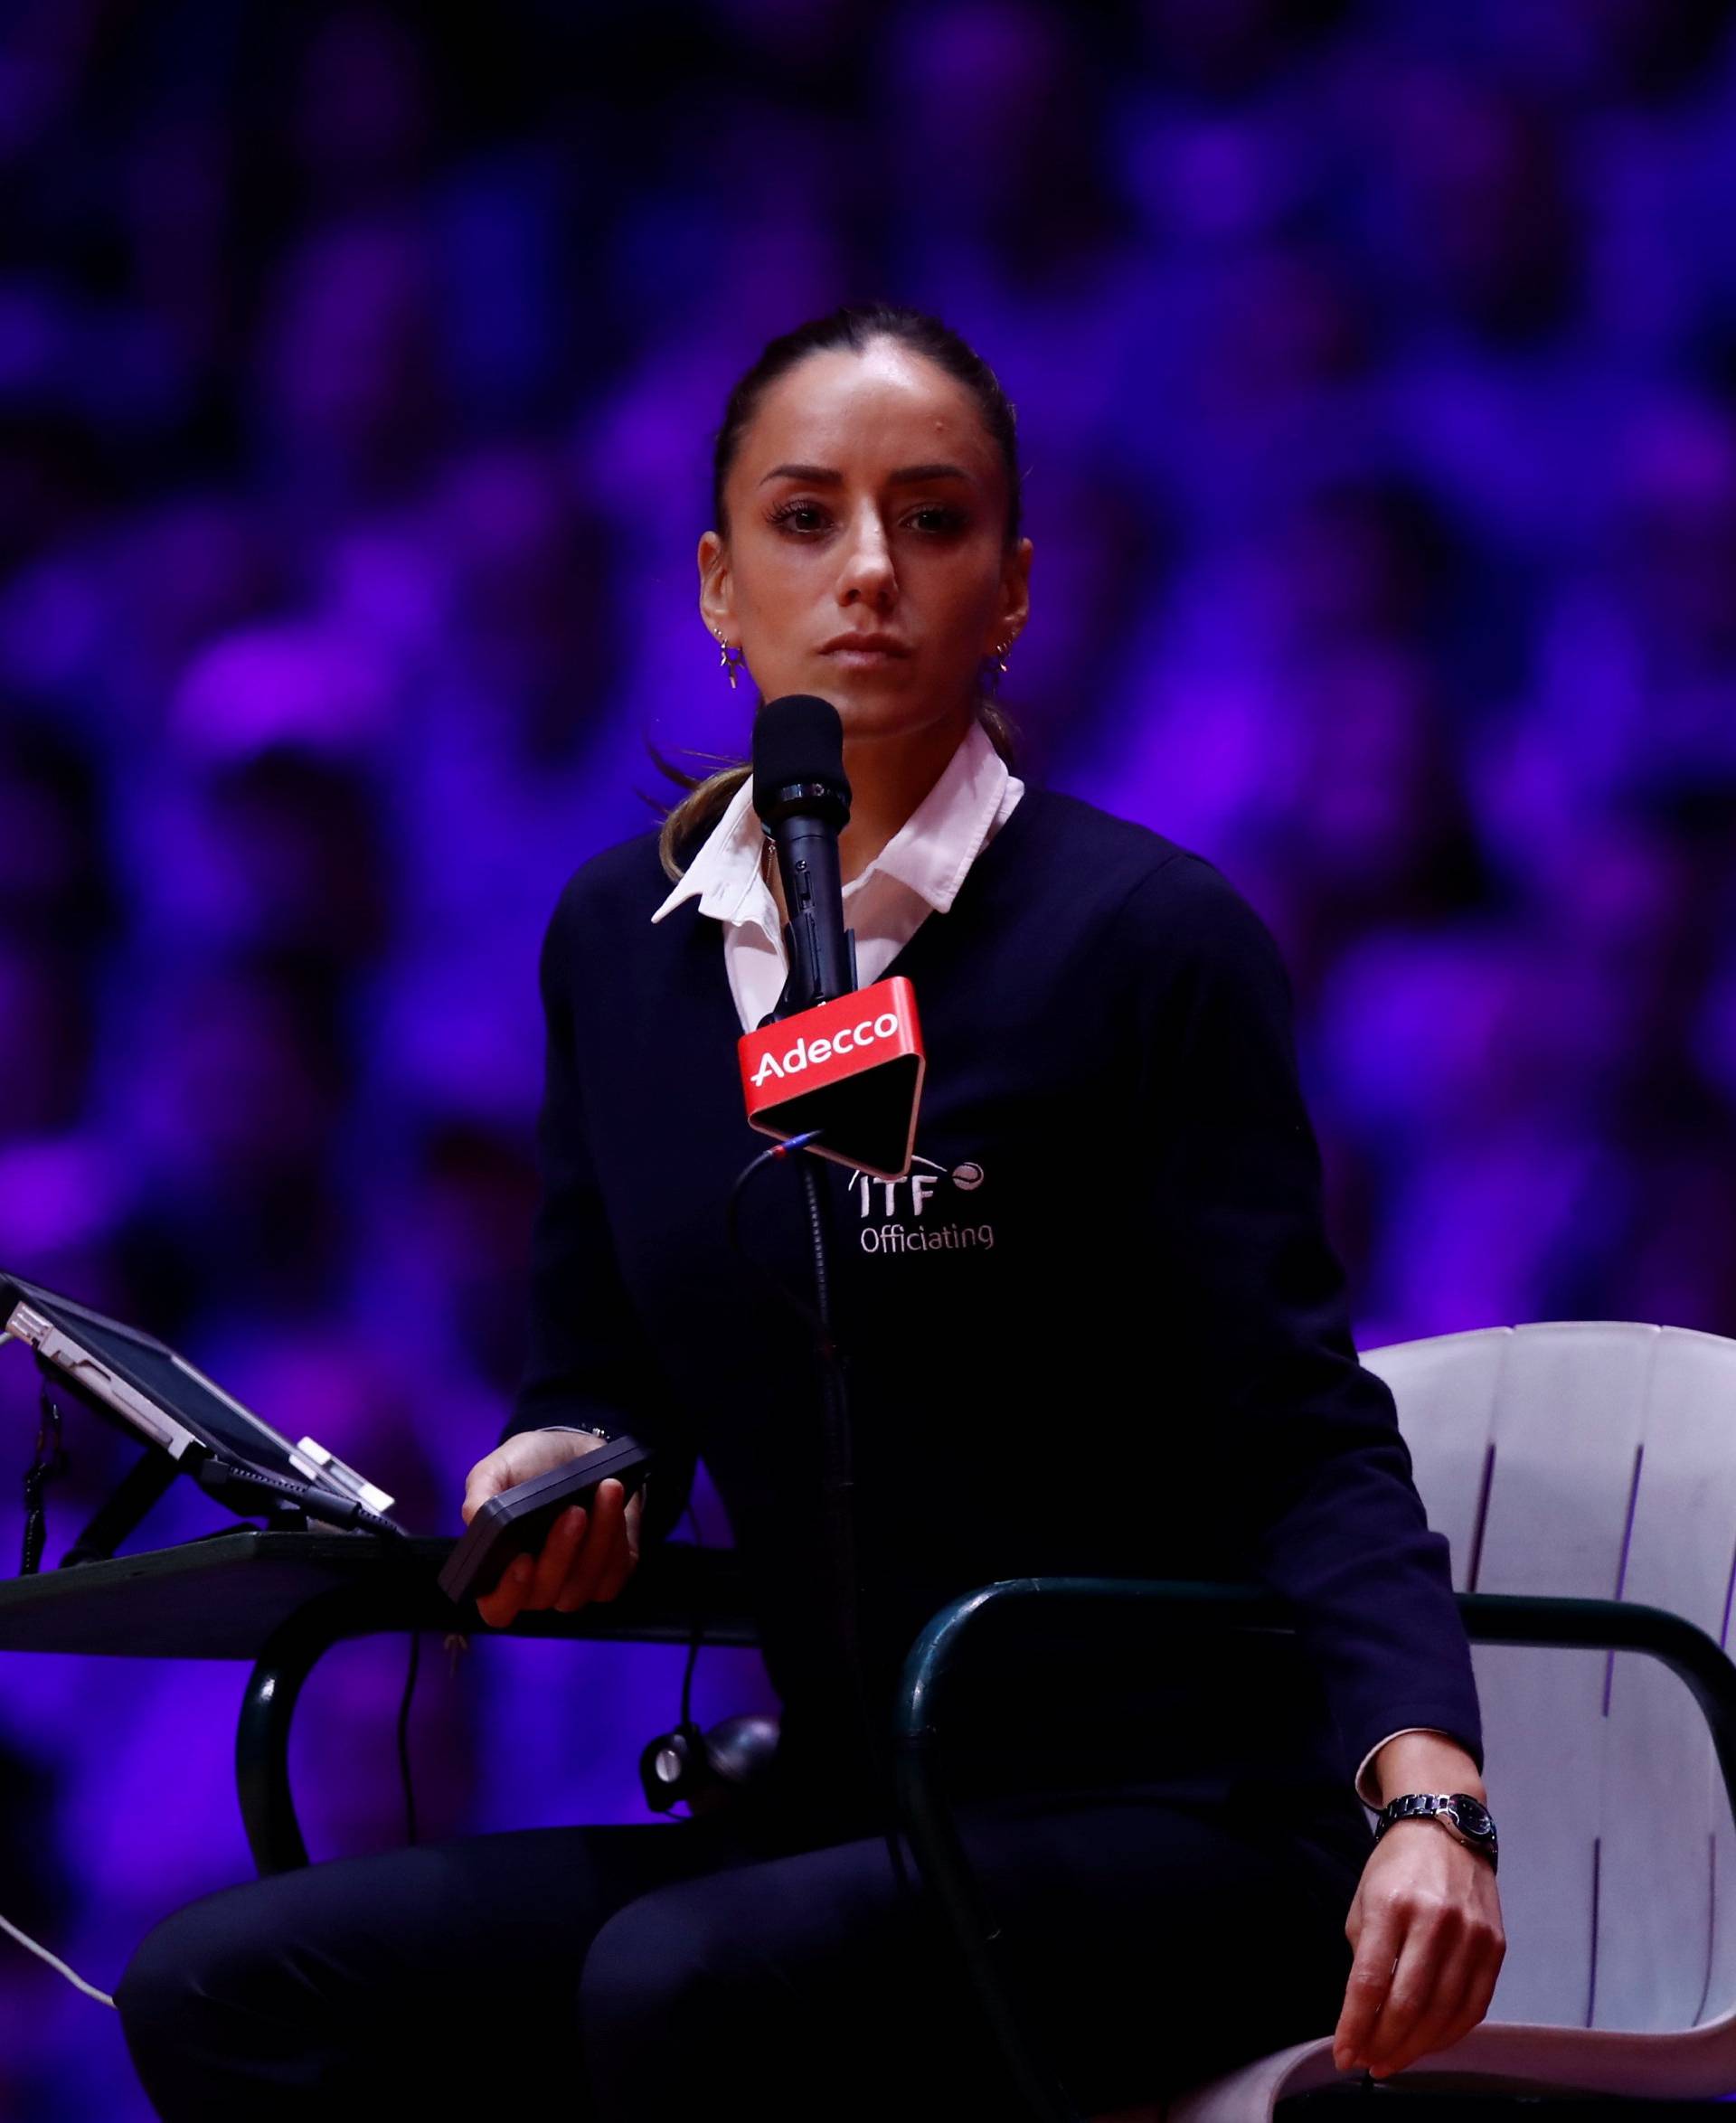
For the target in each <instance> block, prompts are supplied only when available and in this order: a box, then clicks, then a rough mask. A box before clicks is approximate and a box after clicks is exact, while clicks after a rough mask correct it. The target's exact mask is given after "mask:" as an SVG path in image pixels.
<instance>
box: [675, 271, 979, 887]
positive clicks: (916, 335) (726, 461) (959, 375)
mask: <svg viewBox="0 0 1736 2123" xmlns="http://www.w3.org/2000/svg"><path fill="white" fill-rule="evenodd" d="M877 339H892V340H896V341H897V342H898V344H900V345H901V346H907V347H909V348H910V351H911V353H913V354H922V355H924V356H925V357H926V358H927V359H928V360H929V361H931V362H933V363H934V364H935V366H936V367H937V368H940V369H944V370H945V371H946V373H947V374H948V375H949V376H952V377H954V378H955V379H956V380H957V381H958V382H960V383H962V384H963V385H964V386H965V388H966V389H967V391H968V392H970V394H971V396H972V397H973V398H974V399H975V400H976V401H977V410H978V411H979V412H980V413H981V415H982V420H983V425H984V427H985V428H986V429H987V430H988V433H989V435H990V437H991V438H992V439H993V440H994V442H995V447H996V448H998V449H999V451H1000V453H1001V462H1002V464H1003V465H1004V466H1005V469H1006V495H1007V501H1006V543H1007V544H1008V545H1012V544H1013V543H1014V542H1015V541H1016V540H1017V538H1018V535H1019V455H1018V436H1017V418H1016V415H1015V414H1014V408H1013V401H1012V400H1011V399H1009V398H1008V397H1007V395H1006V392H1005V391H1004V390H1003V389H1002V388H1001V382H1000V379H999V377H998V376H996V375H995V372H994V370H993V369H991V368H990V367H989V365H988V363H986V361H984V360H983V358H982V356H981V355H980V354H977V352H976V350H975V349H974V348H973V347H971V346H970V345H969V344H967V342H966V341H965V340H963V339H961V338H960V337H959V336H958V333H957V332H955V331H953V330H951V328H950V327H949V326H946V325H943V324H942V323H941V322H940V320H939V317H932V316H927V315H926V314H925V313H924V312H923V311H921V310H915V309H901V308H899V307H895V306H893V305H892V304H887V303H874V304H870V305H867V306H865V307H854V308H853V307H844V308H842V309H835V310H833V311H832V312H831V313H830V314H829V315H828V316H823V317H815V318H813V319H811V320H810V321H809V322H808V323H807V324H806V325H798V326H797V328H796V329H795V330H794V331H793V332H785V333H783V334H782V335H780V336H778V338H776V339H773V340H771V341H770V342H769V344H767V346H766V347H765V349H764V351H763V352H762V353H761V354H760V358H759V360H758V361H756V362H755V363H754V364H753V366H752V367H751V368H750V369H749V370H748V371H747V373H746V374H745V375H743V376H742V377H741V379H740V381H739V382H737V384H736V386H735V388H734V390H733V391H731V392H730V395H729V399H728V401H727V402H726V404H725V406H724V408H723V424H722V427H721V428H719V429H718V431H717V440H716V443H715V445H714V447H713V448H712V521H713V522H714V523H715V524H716V525H717V528H718V529H719V531H721V532H722V534H723V536H724V537H726V538H727V537H728V536H729V531H730V524H729V510H728V507H727V505H725V502H724V499H723V489H724V486H725V485H726V484H727V482H728V480H729V476H730V472H731V467H733V465H734V463H735V460H736V457H737V455H738V453H739V452H740V450H741V439H742V437H743V436H744V435H745V434H746V433H747V431H748V429H749V428H750V426H751V424H752V421H753V417H754V415H755V414H756V413H757V412H758V411H759V410H760V401H761V399H762V398H763V397H764V396H765V394H766V392H767V390H768V389H769V387H770V386H771V385H772V384H773V383H775V382H777V381H778V378H779V377H780V376H785V375H788V373H789V372H790V370H791V369H793V368H795V367H796V366H797V364H798V363H801V362H803V361H806V360H807V356H808V355H809V354H830V353H835V352H839V351H844V352H848V353H851V354H862V353H863V352H865V351H866V349H867V348H868V347H869V346H870V345H871V344H873V342H874V341H875V340H877ZM977 721H978V722H980V723H981V724H982V726H983V728H984V730H985V731H986V732H987V734H988V738H989V741H990V742H991V743H992V744H993V745H994V747H995V750H996V751H997V752H999V753H1000V755H1001V757H1002V758H1003V759H1004V760H1006V761H1007V762H1008V764H1009V765H1010V764H1011V763H1012V759H1013V753H1014V730H1013V724H1012V722H1011V721H1010V719H1009V718H1008V716H1007V714H1006V712H1005V709H1003V708H1001V707H999V706H997V705H996V703H995V702H994V701H993V700H991V699H990V698H989V697H988V695H987V694H981V695H979V696H978V699H977ZM657 765H658V766H659V768H661V769H662V770H663V772H664V773H665V774H666V775H667V776H668V777H669V778H670V779H671V780H672V781H674V782H675V783H676V784H677V785H678V786H679V787H680V788H684V789H685V790H686V792H687V793H686V794H685V796H684V797H682V799H681V801H680V802H679V803H677V804H676V805H675V807H674V808H673V809H672V810H671V811H670V812H669V814H668V816H666V817H665V819H664V822H663V831H662V834H661V835H660V836H659V838H658V843H657V852H658V854H660V855H661V856H662V858H663V866H664V869H665V871H666V872H667V873H668V874H669V875H670V876H671V877H672V878H673V877H679V876H680V875H681V873H682V872H683V871H684V869H685V867H686V865H687V861H688V858H689V857H690V855H691V854H692V853H693V850H694V849H695V848H696V847H697V846H698V844H699V843H700V842H701V841H703V839H704V837H705V835H706V834H708V833H709V832H710V831H711V829H712V826H714V825H715V824H716V823H717V820H718V818H719V816H721V815H722V812H723V811H724V809H725V808H726V807H728V805H729V803H730V800H731V797H733V796H734V795H735V792H736V790H737V789H738V788H741V784H742V782H743V781H744V780H746V778H747V777H748V774H749V772H750V769H749V768H748V766H747V765H746V764H745V762H741V761H738V762H735V763H732V764H731V765H729V766H726V767H724V768H723V769H721V770H720V771H719V772H717V773H715V774H708V775H705V776H703V777H702V776H698V775H693V774H688V773H685V772H684V771H683V769H681V768H679V767H677V766H675V765H674V764H673V763H672V762H671V761H670V760H665V759H664V758H662V757H661V756H657Z"/></svg>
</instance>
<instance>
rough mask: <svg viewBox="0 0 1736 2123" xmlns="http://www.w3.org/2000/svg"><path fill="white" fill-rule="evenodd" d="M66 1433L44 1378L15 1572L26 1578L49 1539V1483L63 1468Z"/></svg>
mask: <svg viewBox="0 0 1736 2123" xmlns="http://www.w3.org/2000/svg"><path fill="white" fill-rule="evenodd" d="M66 1468H67V1455H66V1436H65V1429H64V1426H63V1424H62V1423H61V1409H60V1403H59V1401H56V1400H55V1398H54V1395H53V1392H52V1389H51V1388H50V1387H49V1386H48V1384H47V1383H46V1382H44V1384H43V1386H42V1393H41V1397H40V1398H39V1400H38V1401H37V1418H36V1452H35V1457H34V1458H33V1460H32V1461H31V1464H30V1466H29V1467H26V1468H25V1470H24V1552H23V1553H22V1555H21V1556H20V1558H19V1562H18V1574H19V1576H20V1577H24V1578H28V1577H32V1576H33V1575H34V1574H35V1572H36V1571H37V1570H38V1569H40V1568H41V1565H42V1550H43V1548H44V1547H45V1546H46V1545H47V1543H48V1487H49V1484H50V1483H51V1482H56V1481H58V1480H59V1479H60V1477H61V1476H62V1475H63V1474H64V1473H65V1472H66Z"/></svg>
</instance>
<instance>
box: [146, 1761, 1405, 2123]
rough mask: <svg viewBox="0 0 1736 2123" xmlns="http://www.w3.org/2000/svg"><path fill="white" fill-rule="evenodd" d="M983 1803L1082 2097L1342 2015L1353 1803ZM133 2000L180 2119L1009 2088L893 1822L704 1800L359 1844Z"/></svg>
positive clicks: (267, 1887)
mask: <svg viewBox="0 0 1736 2123" xmlns="http://www.w3.org/2000/svg"><path fill="white" fill-rule="evenodd" d="M964 1819H965V1828H966V1841H967V1847H968V1848H969V1850H970V1852H971V1854H972V1856H973V1858H974V1859H975V1861H976V1862H977V1864H978V1865H979V1866H980V1867H981V1869H982V1873H983V1875H984V1877H985V1880H986V1885H987V1888H988V1891H989V1892H990V1895H991V1897H992V1900H993V1903H994V1906H995V1911H996V1912H997V1914H998V1915H999V1916H1000V1917H1001V1919H1002V1920H1003V1921H1004V1923H1005V1927H1006V1934H1007V1939H1008V1943H1009V1949H1010V1952H1011V1956H1012V1959H1013V1963H1014V1970H1015V1973H1016V1977H1017V1981H1018V1984H1019V1987H1020V1995H1021V1997H1022V2000H1023V2003H1024V2011H1025V2013H1026V2014H1027V2015H1028V2018H1029V2024H1030V2025H1031V2026H1032V2028H1033V2032H1034V2033H1035V2034H1036V2035H1037V2037H1038V2038H1039V2039H1040V2040H1041V2042H1042V2043H1043V2044H1044V2045H1045V2047H1046V2048H1047V2050H1048V2051H1049V2053H1050V2055H1051V2057H1052V2060H1053V2061H1054V2062H1055V2063H1056V2064H1057V2065H1058V2066H1059V2068H1061V2070H1062V2071H1064V2073H1065V2074H1066V2076H1067V2079H1068V2081H1069V2084H1070V2087H1071V2090H1073V2091H1074V2093H1075V2095H1076V2098H1077V2099H1079V2100H1080V2103H1081V2104H1082V2105H1083V2106H1084V2107H1085V2108H1086V2109H1087V2111H1088V2112H1090V2110H1092V2109H1096V2110H1099V2111H1100V2110H1102V2109H1113V2108H1116V2107H1121V2106H1126V2105H1127V2104H1129V2103H1131V2102H1134V2101H1136V2100H1138V2099H1146V2098H1149V2097H1151V2096H1152V2095H1154V2094H1156V2093H1157V2092H1159V2091H1161V2090H1164V2089H1165V2088H1166V2087H1172V2086H1177V2085H1182V2084H1186V2083H1188V2082H1190V2081H1194V2080H1197V2079H1199V2078H1201V2077H1203V2076H1206V2075H1209V2074H1211V2073H1212V2072H1215V2071H1220V2070H1222V2069H1225V2068H1227V2067H1228V2066H1229V2065H1231V2063H1234V2062H1239V2061H1241V2060H1242V2059H1245V2058H1247V2057H1250V2056H1253V2055H1256V2054H1260V2053H1262V2052H1265V2051H1267V2050H1269V2049H1272V2048H1276V2047H1278V2046H1281V2045H1283V2044H1285V2043H1290V2042H1294V2041H1300V2040H1303V2039H1305V2038H1307V2037H1308V2036H1311V2035H1316V2034H1321V2033H1326V2032H1328V2031H1329V2030H1330V2028H1331V2026H1332V2024H1333V2022H1334V2020H1335V2017H1336V2015H1337V2012H1338V2007H1339V2004H1340V2000H1341V1997H1342V1994H1343V1988H1344V1977H1345V1975H1346V1973H1347V1972H1348V1968H1349V1958H1350V1957H1349V1948H1348V1947H1347V1946H1346V1944H1345V1941H1344V1916H1345V1912H1346V1911H1347V1909H1348V1906H1349V1902H1350V1898H1351V1895H1352V1893H1353V1892H1354V1887H1355V1882H1356V1876H1357V1873H1358V1870H1359V1868H1360V1863H1361V1860H1362V1858H1363V1855H1365V1854H1366V1850H1367V1842H1366V1835H1365V1831H1364V1830H1363V1824H1362V1821H1361V1817H1360V1816H1359V1815H1357V1814H1356V1813H1355V1811H1354V1807H1345V1808H1344V1809H1343V1810H1342V1811H1335V1812H1334V1813H1332V1814H1331V1815H1329V1816H1322V1818H1321V1819H1320V1821H1319V1822H1318V1823H1314V1822H1310V1821H1308V1820H1307V1819H1304V1820H1302V1821H1299V1822H1298V1821H1297V1820H1296V1819H1295V1818H1290V1819H1285V1818H1282V1817H1281V1816H1278V1814H1277V1811H1276V1809H1274V1811H1273V1813H1268V1812H1267V1811H1266V1810H1265V1809H1263V1808H1255V1809H1231V1808H1229V1807H1222V1806H1218V1807H1203V1806H1197V1805H1188V1804H1183V1803H1178V1802H1176V1801H1175V1800H1173V1799H1169V1798H1162V1797H1149V1796H1143V1797H1142V1796H1137V1795H1131V1794H1129V1793H1127V1792H1125V1791H1123V1792H1117V1793H1113V1794H1106V1795H1101V1796H1099V1797H1092V1798H1080V1797H1077V1796H1074V1797H1070V1798H1066V1799H1061V1798H1057V1797H1044V1798H1026V1799H1003V1800H999V1801H995V1802H985V1803H982V1804H980V1805H979V1806H977V1807H975V1808H972V1809H969V1810H968V1811H967V1814H966V1815H965V1816H964ZM769 1851H770V1854H769ZM117 2003H118V2006H119V2008H120V2014H121V2019H122V2024H123V2025H124V2027H125V2030H126V2035H127V2043H128V2044H129V2046H130V2049H131V2052H132V2055H133V2058H134V2061H135V2062H136V2064H137V2069H138V2072H139V2075H140V2078H141V2079H142V2081H143V2082H144V2084H145V2087H146V2090H147V2091H148V2093H149V2095H150V2097H151V2099H152V2101H153V2102H154V2104H155V2105H156V2110H157V2113H158V2114H159V2115H160V2116H162V2117H164V2118H167V2119H168V2123H215V2119H216V2118H223V2119H224V2123H239V2119H241V2118H245V2119H246V2123H279V2119H280V2118H281V2119H283V2123H288V2118H319V2123H337V2119H338V2118H351V2117H356V2118H360V2117H363V2116H367V2117H371V2118H372V2117H378V2116H381V2115H382V2114H386V2113H390V2114H392V2115H394V2116H401V2117H402V2118H405V2123H448V2118H449V2119H452V2123H457V2119H458V2118H467V2119H468V2118H478V2117H486V2118H491V2119H492V2118H506V2117H524V2118H535V2123H543V2119H544V2118H561V2119H562V2123H566V2119H569V2118H571V2119H573V2123H578V2119H580V2118H595V2119H597V2123H647V2119H649V2118H658V2119H665V2118H678V2117H679V2118H690V2117H691V2118H697V2117H699V2116H700V2115H702V2114H703V2115H706V2116H715V2115H718V2114H720V2113H721V2114H722V2115H723V2116H726V2117H728V2116H733V2115H736V2114H744V2115H746V2114H751V2115H753V2116H755V2117H757V2118H767V2119H770V2118H797V2117H799V2118H805V2119H810V2123H811V2119H812V2118H819V2117H826V2118H856V2117H860V2118H868V2117H871V2116H872V2117H875V2118H885V2117H889V2116H897V2117H899V2118H901V2123H902V2119H904V2118H917V2117H924V2116H930V2115H931V2116H934V2117H937V2118H939V2117H942V2116H945V2117H948V2118H953V2119H954V2123H956V2119H957V2118H960V2117H970V2118H995V2117H998V2116H1003V2115H1008V2116H1010V2115H1014V2114H1015V2113H1016V2108H1015V2104H1014V2101H1013V2099H1011V2097H1010V2096H1009V2094H1008V2092H1007V2090H1006V2087H1005V2080H1004V2078H1003V2076H1002V2075H1001V2073H1000V2071H999V2068H998V2065H997V2062H996V2060H995V2055H994V2053H993V2052H992V2050H991V2048H990V2045H989V2043H988V2040H987V2037H986V2033H985V2032H984V2030H983V2028H982V2025H981V2024H980V2022H979V2020H978V2017H977V2012H976V2008H975V2006H974V2004H973V2002H972V1999H971V1997H970V1995H969V1993H968V1990H967V1985H966V1982H965V1980H964V1978H963V1977H962V1973H961V1967H960V1964H959V1962H958V1958H957V1953H956V1949H955V1948H953V1946H952V1943H951V1941H950V1939H949V1938H948V1937H947V1936H946V1935H945V1933H944V1932H943V1931H942V1930H941V1928H940V1926H939V1922H938V1920H937V1919H936V1918H935V1916H934V1914H933V1912H932V1910H931V1909H930V1908H929V1905H928V1904H927V1903H926V1902H925V1901H923V1900H922V1899H921V1898H920V1895H919V1896H914V1897H912V1896H909V1895H903V1894H901V1892H900V1891H899V1889H898V1887H897V1884H896V1882H895V1880H894V1878H893V1875H892V1866H891V1864H890V1861H889V1858H888V1854H887V1851H886V1847H885V1845H884V1843H883V1842H882V1841H879V1840H874V1839H863V1840H860V1841H851V1842H835V1843H826V1844H822V1845H818V1846H817V1847H812V1848H797V1849H788V1850H782V1851H778V1850H775V1849H773V1848H771V1847H770V1845H769V1844H768V1840H767V1837H766V1835H764V1834H763V1833H761V1834H759V1835H750V1834H748V1833H746V1832H745V1831H744V1830H743V1829H742V1828H741V1827H740V1826H730V1825H728V1824H726V1823H722V1822H716V1821H705V1822H691V1823H683V1824H680V1825H678V1826H656V1825H651V1824H647V1825H646V1826H643V1827H592V1828H552V1829H536V1830H528V1831H524V1832H521V1833H516V1834H512V1835H490V1836H478V1837H473V1838H470V1839H468V1840H464V1841H457V1842H449V1843H444V1844H439V1845H429V1846H426V1847H422V1848H418V1849H410V1850H403V1851H397V1852H392V1853H388V1854H382V1855H380V1856H372V1857H363V1858H351V1859H342V1860H338V1861H336V1862H334V1863H330V1864H318V1865H314V1866H311V1867H309V1868H308V1869H307V1870H305V1871H302V1872H297V1873H285V1874H281V1875H278V1877H276V1878H272V1879H269V1880H261V1881H255V1882H249V1883H247V1884H245V1885H243V1886H239V1887H234V1888H230V1889H227V1890H225V1891H224V1892H221V1893H218V1894H214V1895H211V1896H208V1897H206V1898H205V1899H204V1900H203V1901H197V1902H194V1903H193V1904H192V1905H190V1906H189V1907H188V1908H185V1909H184V1910H182V1911H178V1912H177V1913H176V1914H175V1915H174V1916H172V1917H170V1918H169V1919H167V1920H166V1921H165V1922H164V1923H162V1924H161V1925H159V1926H158V1927H157V1928H156V1930H154V1931H152V1932H151V1933H150V1935H149V1936H148V1937H147V1938H146V1939H145V1941H144V1943H143V1944H142V1946H141V1947H140V1948H139V1949H138V1951H137V1955H136V1956H135V1957H134V1958H133V1960H132V1963H131V1965H130V1966H129V1967H128V1968H127V1972H126V1975H125V1977H124V1979H123V1981H122V1983H121V1985H120V1988H119V1991H118V1997H117Z"/></svg>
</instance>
